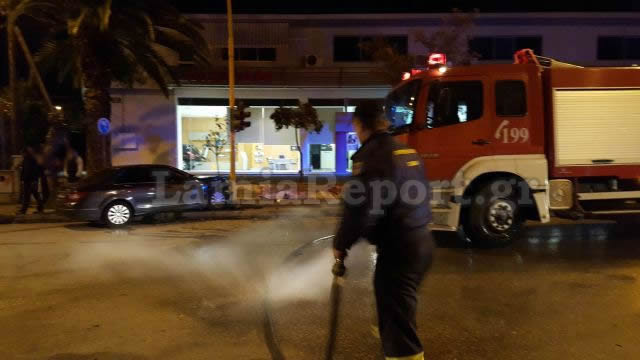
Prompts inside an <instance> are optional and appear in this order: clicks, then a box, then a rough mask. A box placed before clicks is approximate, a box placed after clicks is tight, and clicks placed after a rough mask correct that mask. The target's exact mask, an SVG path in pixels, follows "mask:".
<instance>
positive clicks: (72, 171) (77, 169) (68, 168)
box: [64, 141, 84, 183]
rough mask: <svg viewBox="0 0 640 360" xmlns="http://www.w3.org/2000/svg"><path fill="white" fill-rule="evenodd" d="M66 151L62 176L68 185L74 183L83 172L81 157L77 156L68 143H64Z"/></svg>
mask: <svg viewBox="0 0 640 360" xmlns="http://www.w3.org/2000/svg"><path fill="white" fill-rule="evenodd" d="M66 150H67V151H66V155H65V158H64V174H65V176H66V177H67V182H68V183H75V182H77V181H78V179H79V178H80V175H81V174H82V172H83V171H84V161H82V157H80V155H78V152H77V151H75V150H74V149H73V147H71V144H70V143H69V142H68V141H67V143H66Z"/></svg>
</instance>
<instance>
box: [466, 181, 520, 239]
mask: <svg viewBox="0 0 640 360" xmlns="http://www.w3.org/2000/svg"><path fill="white" fill-rule="evenodd" d="M495 184H496V182H492V183H489V184H488V185H485V186H484V187H482V188H481V189H480V190H479V191H478V192H477V193H476V194H474V195H473V196H472V197H471V201H472V202H471V205H470V206H469V207H468V208H467V213H466V214H464V216H463V228H464V232H465V235H466V236H467V238H469V239H470V240H471V242H472V243H473V245H474V246H479V247H485V248H496V247H505V246H508V245H510V244H511V243H512V242H513V241H514V240H515V239H516V237H517V236H518V234H519V233H520V231H521V230H522V226H523V224H524V216H523V212H522V211H521V210H522V209H521V207H520V206H519V205H518V194H517V192H516V191H515V188H513V189H512V190H510V193H508V194H500V195H496V194H495V192H494V189H495Z"/></svg>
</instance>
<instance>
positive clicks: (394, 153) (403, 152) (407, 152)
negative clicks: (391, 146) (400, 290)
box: [393, 149, 416, 155]
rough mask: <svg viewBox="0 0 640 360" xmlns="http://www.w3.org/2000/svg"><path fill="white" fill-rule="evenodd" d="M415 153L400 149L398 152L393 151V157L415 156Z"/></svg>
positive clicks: (410, 150)
mask: <svg viewBox="0 0 640 360" xmlns="http://www.w3.org/2000/svg"><path fill="white" fill-rule="evenodd" d="M415 153H416V151H415V150H413V149H400V150H394V151H393V155H409V154H415Z"/></svg>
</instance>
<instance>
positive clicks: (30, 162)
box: [18, 146, 44, 215]
mask: <svg viewBox="0 0 640 360" xmlns="http://www.w3.org/2000/svg"><path fill="white" fill-rule="evenodd" d="M36 154H37V152H36V150H35V149H34V148H33V147H32V146H27V148H26V149H25V151H24V153H23V160H22V172H21V176H20V179H21V181H22V207H21V208H20V211H18V214H21V215H25V214H26V213H27V209H29V204H30V203H31V196H33V197H34V198H35V199H36V202H37V204H38V213H42V212H43V211H44V203H43V202H42V198H41V197H40V193H39V192H38V181H39V179H40V176H41V174H42V167H41V166H40V164H38V160H37V158H36Z"/></svg>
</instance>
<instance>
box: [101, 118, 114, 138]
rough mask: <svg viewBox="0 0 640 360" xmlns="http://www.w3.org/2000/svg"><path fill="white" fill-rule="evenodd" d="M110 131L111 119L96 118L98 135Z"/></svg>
mask: <svg viewBox="0 0 640 360" xmlns="http://www.w3.org/2000/svg"><path fill="white" fill-rule="evenodd" d="M109 131H111V121H109V119H107V118H100V119H98V132H99V133H100V135H107V134H108V133H109Z"/></svg>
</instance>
